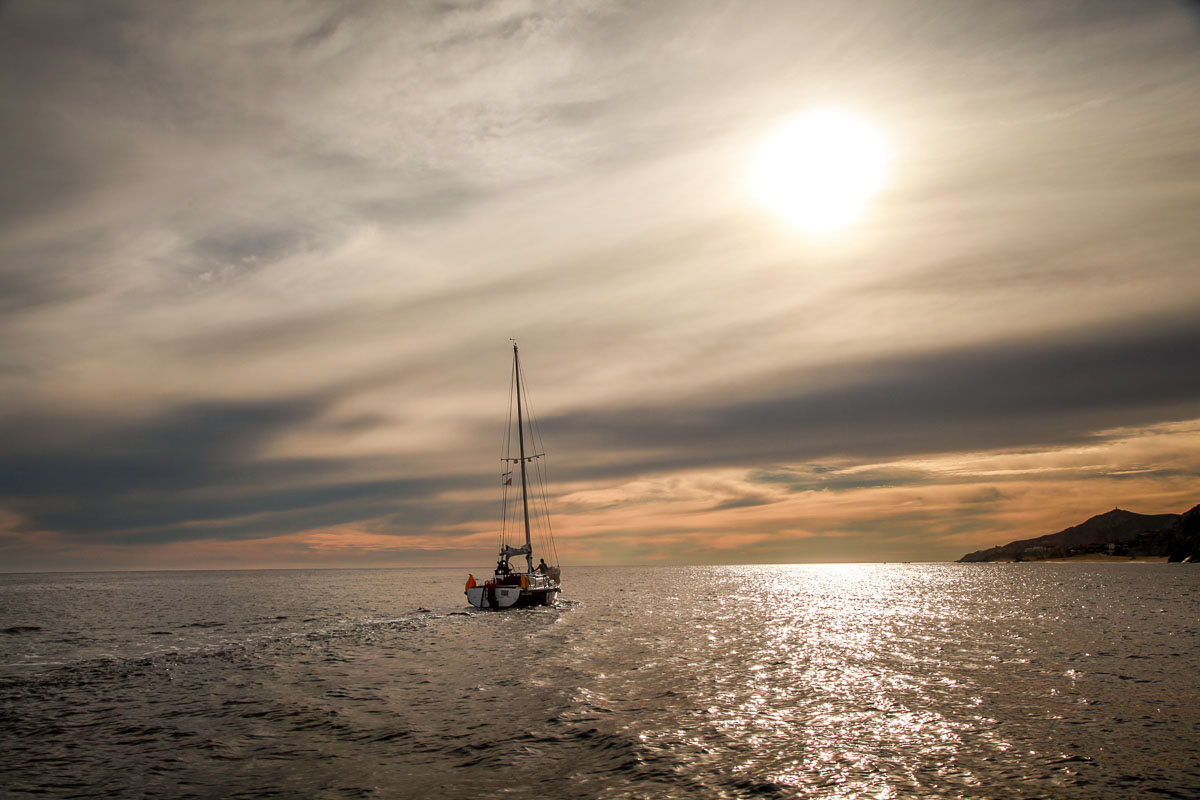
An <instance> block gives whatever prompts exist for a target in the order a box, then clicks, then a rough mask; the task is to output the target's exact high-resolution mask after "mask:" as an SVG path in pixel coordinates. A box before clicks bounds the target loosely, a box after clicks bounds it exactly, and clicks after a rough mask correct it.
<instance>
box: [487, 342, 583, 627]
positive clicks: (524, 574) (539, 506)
mask: <svg viewBox="0 0 1200 800" xmlns="http://www.w3.org/2000/svg"><path fill="white" fill-rule="evenodd" d="M513 397H515V398H516V402H515V406H516V412H517V413H516V421H515V424H513V406H514V403H513V400H512V398H513ZM505 428H506V433H505V438H504V446H503V450H502V452H501V454H500V464H501V471H500V477H501V478H502V479H503V480H502V483H501V485H502V486H503V498H504V500H503V509H504V510H503V512H502V513H501V523H500V556H499V558H498V559H497V561H496V570H495V572H494V573H493V574H492V577H491V579H490V580H487V581H485V582H483V583H478V582H476V580H475V576H474V575H468V576H467V586H466V589H465V590H464V591H465V593H466V595H467V600H468V601H469V602H470V603H471V605H473V606H475V607H476V608H487V609H495V610H499V609H503V608H522V607H525V606H548V605H553V603H554V601H555V600H556V599H557V598H558V594H559V591H560V576H561V573H560V571H559V567H558V558H557V554H556V552H555V548H554V533H553V531H552V529H551V527H550V515H549V514H548V513H547V509H546V491H545V470H544V467H543V463H544V461H543V459H544V458H545V452H544V450H543V448H542V447H541V446H540V442H541V437H540V435H539V433H538V430H537V425H536V424H535V423H534V422H533V414H532V412H531V411H530V410H529V398H528V396H527V395H526V394H525V387H524V381H523V376H522V374H521V356H520V353H518V352H517V343H516V341H513V371H512V390H511V392H510V399H509V409H508V423H507V424H506V426H505ZM514 432H515V434H516V435H515V439H516V442H515V444H516V446H517V450H516V453H514V452H513V444H514V442H513V439H514V435H513V434H514ZM526 434H528V443H529V445H530V448H531V451H532V453H531V454H529V455H527V454H526V449H525V445H526ZM539 451H541V452H539ZM514 473H517V474H516V475H514ZM514 477H516V478H517V479H518V481H519V483H518V486H519V487H520V490H521V491H520V494H519V498H520V515H519V516H518V514H517V513H516V508H515V506H516V505H517V499H518V494H517V492H516V491H515V487H513V479H514ZM531 484H532V485H531ZM531 495H532V496H531ZM531 501H532V502H533V504H534V512H533V514H532V515H531V514H530V508H529V506H530V502H531ZM534 527H536V528H537V530H538V534H539V535H538V539H539V542H540V543H542V544H543V547H544V549H545V550H546V553H547V555H550V556H551V557H552V558H551V560H552V561H553V565H550V564H547V563H546V560H545V559H544V558H542V559H539V561H538V565H537V566H536V567H535V566H534V564H533V555H534V554H533V534H532V528H534ZM522 532H523V533H524V543H523V544H518V545H516V546H514V545H513V544H511V542H513V541H520V536H521V533H522ZM520 556H524V557H525V565H524V566H525V569H524V570H523V571H522V570H521V569H520V565H519V564H518V565H517V566H514V565H513V564H512V563H511V561H510V559H512V558H513V557H520Z"/></svg>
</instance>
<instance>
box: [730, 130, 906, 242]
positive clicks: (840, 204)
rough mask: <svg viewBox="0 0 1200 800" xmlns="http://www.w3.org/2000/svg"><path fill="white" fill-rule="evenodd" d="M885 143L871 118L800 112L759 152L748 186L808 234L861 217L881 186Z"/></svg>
mask: <svg viewBox="0 0 1200 800" xmlns="http://www.w3.org/2000/svg"><path fill="white" fill-rule="evenodd" d="M887 160H888V153H887V146H886V143H885V142H884V139H883V136H882V135H881V134H880V132H879V131H878V130H877V129H876V128H875V127H874V126H873V125H871V124H870V123H868V122H867V121H865V120H863V119H861V118H859V117H856V116H854V115H853V114H849V113H847V112H845V111H841V110H838V109H818V110H813V111H808V112H806V113H803V114H798V115H796V116H794V117H791V118H789V119H788V120H786V121H785V122H784V123H783V124H782V125H780V126H779V127H778V128H776V129H775V130H774V131H773V132H772V133H771V134H770V135H769V136H768V137H767V138H766V139H765V140H764V141H763V142H762V144H761V145H759V147H758V150H757V151H756V152H755V155H754V160H753V162H752V164H751V167H750V186H751V188H752V189H753V190H754V193H755V195H756V196H757V197H758V199H759V200H760V201H761V202H762V203H763V204H764V205H765V206H766V207H767V208H769V209H771V210H772V211H774V212H775V213H777V214H779V215H781V216H783V217H784V218H786V219H787V220H788V221H790V222H791V223H792V224H793V225H795V226H796V227H797V228H800V229H801V230H804V231H806V232H810V233H827V232H831V231H836V230H839V229H841V228H844V227H846V226H848V225H850V224H852V223H854V222H855V221H857V220H858V219H859V218H860V217H861V216H862V214H863V211H864V210H865V209H866V207H867V204H868V203H869V202H870V200H871V198H872V197H874V196H875V194H876V193H877V192H878V191H879V190H880V188H882V186H883V181H884V176H885V172H886V168H887Z"/></svg>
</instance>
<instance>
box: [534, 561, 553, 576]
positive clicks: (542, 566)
mask: <svg viewBox="0 0 1200 800" xmlns="http://www.w3.org/2000/svg"><path fill="white" fill-rule="evenodd" d="M548 569H550V568H549V567H547V566H546V559H544V558H539V559H538V565H537V566H536V567H534V568H533V571H534V572H541V573H543V574H544V573H545V572H546V570H548Z"/></svg>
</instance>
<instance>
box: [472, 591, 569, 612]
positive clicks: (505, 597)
mask: <svg viewBox="0 0 1200 800" xmlns="http://www.w3.org/2000/svg"><path fill="white" fill-rule="evenodd" d="M558 593H559V588H558V587H557V586H549V587H537V588H530V589H522V588H521V587H519V586H487V585H484V586H472V587H471V588H470V589H467V590H466V595H467V602H469V603H470V604H471V605H473V606H475V608H483V609H487V610H490V611H501V610H503V609H506V608H529V607H531V606H551V605H554V601H555V600H557V599H558Z"/></svg>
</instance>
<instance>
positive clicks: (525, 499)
mask: <svg viewBox="0 0 1200 800" xmlns="http://www.w3.org/2000/svg"><path fill="white" fill-rule="evenodd" d="M513 370H515V372H516V384H517V441H518V442H519V443H520V447H521V508H522V510H524V512H525V567H526V572H528V573H530V574H531V575H532V574H533V545H532V544H531V543H530V540H529V494H528V492H527V490H526V488H525V426H524V423H523V422H522V421H521V359H520V357H519V356H518V355H517V343H516V342H513ZM510 441H511V440H510Z"/></svg>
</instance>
